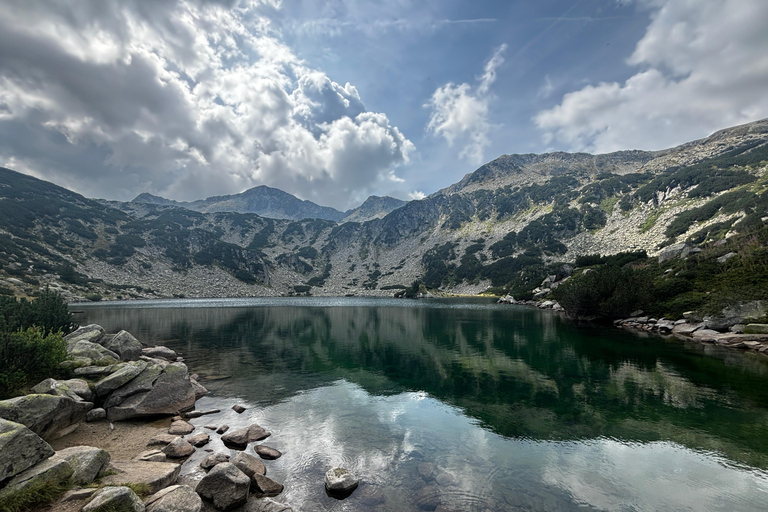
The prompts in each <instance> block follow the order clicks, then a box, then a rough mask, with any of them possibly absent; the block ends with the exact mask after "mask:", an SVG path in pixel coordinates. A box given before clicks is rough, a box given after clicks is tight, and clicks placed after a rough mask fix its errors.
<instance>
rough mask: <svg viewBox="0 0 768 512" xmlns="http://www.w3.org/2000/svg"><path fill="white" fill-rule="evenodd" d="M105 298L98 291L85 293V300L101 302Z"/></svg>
mask: <svg viewBox="0 0 768 512" xmlns="http://www.w3.org/2000/svg"><path fill="white" fill-rule="evenodd" d="M103 298H104V297H102V296H101V295H99V294H98V293H88V294H86V295H85V300H89V301H91V302H99V301H100V300H101V299H103Z"/></svg>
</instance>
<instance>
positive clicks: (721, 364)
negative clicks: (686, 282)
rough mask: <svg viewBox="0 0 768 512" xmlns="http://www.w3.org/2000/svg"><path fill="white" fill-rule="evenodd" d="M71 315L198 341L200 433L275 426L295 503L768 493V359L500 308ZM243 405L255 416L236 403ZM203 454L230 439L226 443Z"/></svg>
mask: <svg viewBox="0 0 768 512" xmlns="http://www.w3.org/2000/svg"><path fill="white" fill-rule="evenodd" d="M73 309H82V310H83V311H84V314H83V315H82V316H81V317H80V318H78V320H79V321H80V322H81V323H86V322H97V323H101V324H102V325H104V326H105V328H107V329H108V330H110V331H116V330H118V329H126V330H129V331H131V332H133V333H134V334H136V335H137V336H138V337H139V338H140V339H142V340H143V341H146V342H151V343H155V342H163V343H164V344H167V345H168V346H170V347H172V348H174V349H176V350H179V351H181V352H183V354H184V357H185V360H186V362H187V364H188V365H189V366H190V368H192V370H193V371H196V372H198V373H200V374H202V375H204V376H205V377H206V378H207V379H208V380H207V381H205V385H206V386H207V387H208V388H209V389H211V390H212V392H213V393H212V394H211V395H210V396H207V397H205V398H203V399H202V400H200V401H199V402H198V409H201V410H202V409H210V408H219V409H221V410H222V411H223V412H222V413H220V414H218V415H213V416H204V417H201V418H198V419H195V420H192V422H193V423H194V424H195V425H197V426H199V427H201V428H202V426H203V425H208V424H219V425H220V424H228V425H230V426H231V427H232V428H237V427H238V426H245V425H247V424H250V423H251V422H256V423H259V424H260V425H262V426H264V427H265V428H267V429H268V430H270V431H271V432H272V436H271V437H270V438H269V439H267V440H266V441H264V444H267V445H269V446H272V447H274V448H277V449H278V450H280V451H282V452H283V453H284V455H283V457H281V458H280V459H278V460H276V461H265V464H266V466H267V468H268V476H270V477H272V478H274V479H275V480H277V481H279V482H282V483H283V484H284V485H285V491H284V493H283V494H282V495H281V496H280V498H279V499H280V500H281V501H285V502H286V503H288V504H290V505H292V506H293V507H294V509H295V510H334V511H347V510H349V511H352V510H363V511H380V512H383V511H410V510H414V511H415V510H435V509H437V507H443V508H441V509H440V510H441V511H442V510H456V511H463V510H471V511H491V510H494V511H495V510H581V509H589V510H595V509H597V510H724V511H726V510H727V511H728V512H732V511H739V510H764V509H765V503H766V502H767V501H766V499H767V498H768V478H767V477H766V474H765V472H764V471H763V470H764V469H765V468H766V467H768V457H767V456H766V455H767V454H768V415H767V414H766V409H765V408H766V405H768V399H767V398H766V393H767V392H768V385H766V384H768V377H767V376H766V375H767V374H768V371H766V370H767V368H768V367H767V366H766V363H765V361H764V359H763V358H762V357H755V356H754V355H750V354H739V353H735V352H732V351H725V350H722V349H719V348H717V347H701V346H699V345H685V344H683V343H680V342H677V341H665V340H663V339H659V338H653V337H651V338H645V339H641V338H639V337H636V336H631V335H628V334H627V333H623V332H619V331H612V330H607V329H604V328H594V327H589V326H578V325H574V324H571V323H569V322H566V321H563V320H562V319H560V318H559V317H558V316H556V315H553V314H552V313H550V312H541V311H537V310H533V309H523V308H517V307H509V306H496V305H495V304H492V303H490V302H489V301H444V300H428V301H406V300H383V299H357V298H355V299H347V298H345V299H335V298H331V299H327V298H309V299H304V298H301V299H287V298H286V299H282V298H281V299H255V300H254V299H242V300H238V299H226V300H184V301H147V302H136V303H116V304H99V305H95V306H85V307H82V308H80V307H79V305H76V306H75V307H74V308H73ZM705 352H707V353H706V354H705ZM235 402H239V403H243V404H245V405H246V406H248V410H247V411H246V412H245V413H244V414H242V415H237V414H236V413H234V412H233V411H231V410H230V409H229V407H231V405H232V404H233V403H235ZM214 437H217V436H214ZM206 448H209V449H215V450H216V451H220V450H221V451H226V448H224V447H223V445H222V444H221V443H220V441H218V439H216V440H214V441H213V442H212V443H211V444H210V445H208V446H207V447H206ZM249 452H251V453H253V452H252V449H249ZM206 455H208V454H207V453H206V452H204V451H203V450H198V452H197V453H196V454H195V455H194V456H193V457H192V459H190V461H189V462H187V463H186V464H185V467H184V471H185V472H193V471H194V468H195V467H196V466H197V464H198V463H199V462H200V460H201V459H202V458H203V457H204V456H206ZM333 466H344V467H347V468H349V469H350V470H352V471H354V472H355V473H357V474H358V476H360V477H361V479H362V483H361V486H360V488H359V489H358V490H356V491H355V493H353V494H352V496H351V497H349V498H347V499H346V500H344V501H337V500H335V499H333V498H330V497H328V496H326V495H325V492H324V489H323V484H322V481H323V476H324V473H325V471H326V470H327V469H329V468H331V467H333Z"/></svg>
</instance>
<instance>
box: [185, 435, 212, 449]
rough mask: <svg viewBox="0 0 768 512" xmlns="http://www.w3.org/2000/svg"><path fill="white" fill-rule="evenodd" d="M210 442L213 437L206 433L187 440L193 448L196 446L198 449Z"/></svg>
mask: <svg viewBox="0 0 768 512" xmlns="http://www.w3.org/2000/svg"><path fill="white" fill-rule="evenodd" d="M210 441H211V436H210V435H208V434H206V433H205V432H200V433H199V434H195V435H193V436H189V437H188V438H187V442H188V443H189V444H191V445H192V446H196V447H197V448H200V447H201V446H205V445H207V444H208V443H209V442H210Z"/></svg>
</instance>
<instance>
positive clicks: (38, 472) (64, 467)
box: [0, 457, 74, 502]
mask: <svg viewBox="0 0 768 512" xmlns="http://www.w3.org/2000/svg"><path fill="white" fill-rule="evenodd" d="M73 471H74V470H73V468H72V465H71V464H70V463H69V462H67V461H66V460H63V459H54V458H53V457H51V458H50V459H48V460H45V461H43V462H41V463H39V464H37V465H35V466H32V467H31V468H29V469H27V470H25V471H22V472H21V473H19V474H18V475H16V476H15V477H13V478H11V480H10V481H9V482H8V484H7V485H6V486H5V487H4V488H3V489H2V490H0V501H11V502H13V501H14V498H13V496H14V495H15V494H17V493H23V492H24V491H26V490H28V489H34V488H45V487H57V486H60V485H62V484H64V483H65V482H66V481H67V480H69V477H70V476H72V473H73Z"/></svg>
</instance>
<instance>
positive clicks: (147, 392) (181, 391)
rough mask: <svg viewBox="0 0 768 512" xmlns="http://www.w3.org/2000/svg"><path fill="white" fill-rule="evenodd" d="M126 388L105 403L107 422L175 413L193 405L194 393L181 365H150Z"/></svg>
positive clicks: (185, 370)
mask: <svg viewBox="0 0 768 512" xmlns="http://www.w3.org/2000/svg"><path fill="white" fill-rule="evenodd" d="M145 374H146V375H145ZM134 381H135V382H134ZM126 386H128V389H126V390H122V391H121V389H120V388H118V389H116V390H115V391H114V393H113V394H112V395H110V397H109V398H108V399H107V401H106V405H107V408H106V409H107V418H109V419H110V420H111V421H120V420H126V419H130V418H140V417H146V416H157V415H162V414H169V415H173V414H179V413H181V412H182V411H185V410H188V409H191V408H192V407H194V406H195V390H194V388H193V387H192V381H191V380H190V378H189V372H188V370H187V367H186V365H184V364H183V363H169V364H166V365H165V366H163V365H158V364H151V365H149V366H148V367H147V368H146V369H145V370H144V371H143V372H142V373H141V374H139V375H138V376H136V377H135V378H134V379H133V380H132V381H129V382H128V383H126ZM129 393H130V394H129Z"/></svg>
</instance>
